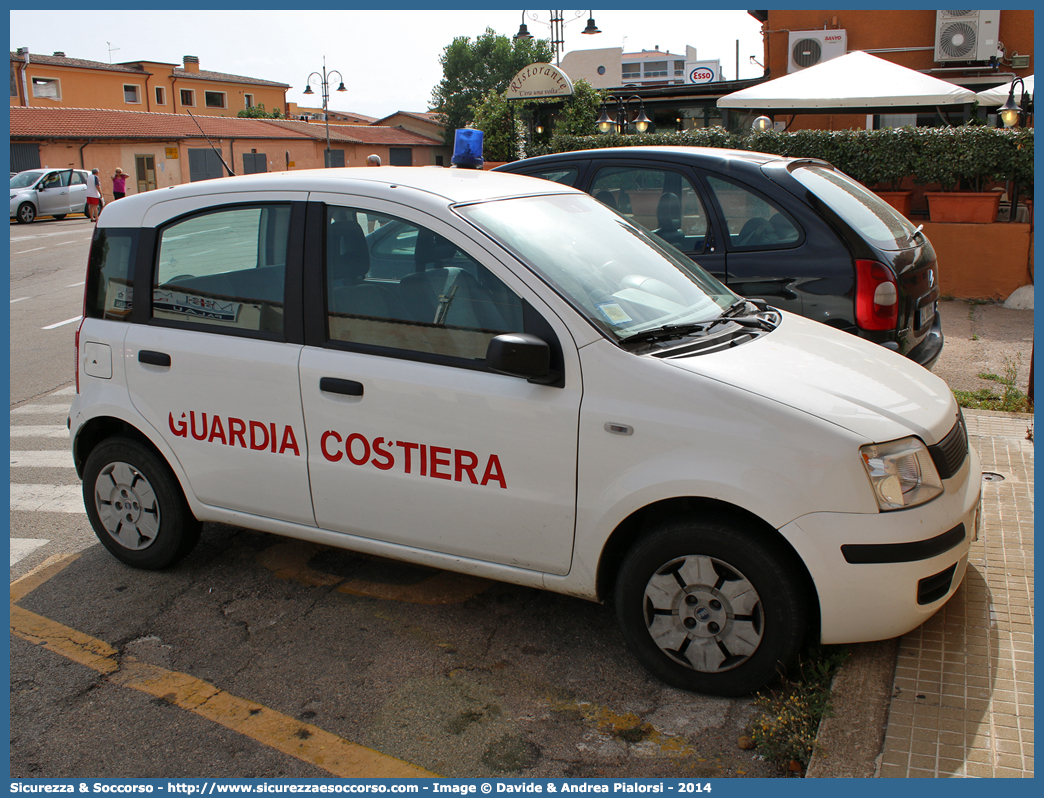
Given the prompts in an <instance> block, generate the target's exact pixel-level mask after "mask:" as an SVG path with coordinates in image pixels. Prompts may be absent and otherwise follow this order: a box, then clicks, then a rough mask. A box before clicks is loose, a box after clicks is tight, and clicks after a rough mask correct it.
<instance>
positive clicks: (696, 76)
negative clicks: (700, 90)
mask: <svg viewBox="0 0 1044 798" xmlns="http://www.w3.org/2000/svg"><path fill="white" fill-rule="evenodd" d="M713 81H714V70H713V69H707V67H696V69H694V70H692V72H690V73H689V82H690V83H712V82H713Z"/></svg>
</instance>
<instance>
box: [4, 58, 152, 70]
mask: <svg viewBox="0 0 1044 798" xmlns="http://www.w3.org/2000/svg"><path fill="white" fill-rule="evenodd" d="M11 61H12V62H17V63H19V64H21V63H23V62H24V61H25V59H24V57H23V56H21V55H19V54H18V53H11ZM29 64H30V65H32V64H47V65H48V66H64V67H74V68H78V69H104V70H105V71H106V72H134V73H135V74H138V75H142V74H145V75H148V74H150V73H148V72H145V70H144V69H142V67H141V65H138V64H105V63H102V62H101V61H88V60H86V59H84V58H66V57H65V56H61V55H40V54H38V53H29Z"/></svg>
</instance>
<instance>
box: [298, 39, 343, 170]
mask: <svg viewBox="0 0 1044 798" xmlns="http://www.w3.org/2000/svg"><path fill="white" fill-rule="evenodd" d="M334 75H337V78H338V80H340V82H341V85H340V86H338V87H337V91H348V89H346V88H345V87H344V78H343V77H341V73H340V72H338V71H337V70H336V69H331V70H330V71H329V72H327V71H326V56H325V55H324V56H323V72H322V74H319V73H318V72H313V73H312V74H311V75H309V76H308V80H307V81H306V83H307V84H308V85H307V86H305V90H304V91H303V92H302V94H315V92H314V91H312V78H318V79H319V81H320V82H319V83H317V84H315V85H317V86H321V87H322V92H323V121H325V122H326V155H325V157H324V159H323V161H324V166H325V167H326V168H329V167H330V112H329V110H328V109H327V105H328V103H329V101H330V78H332V77H333V76H334Z"/></svg>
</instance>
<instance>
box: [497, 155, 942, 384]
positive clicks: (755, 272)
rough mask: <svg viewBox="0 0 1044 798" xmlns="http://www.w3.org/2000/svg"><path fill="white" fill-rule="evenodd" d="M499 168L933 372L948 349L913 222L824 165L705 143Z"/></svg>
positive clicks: (754, 293) (927, 250)
mask: <svg viewBox="0 0 1044 798" xmlns="http://www.w3.org/2000/svg"><path fill="white" fill-rule="evenodd" d="M496 171H503V172H516V173H519V174H525V175H531V176H533V177H542V178H544V179H547V180H553V181H556V182H558V183H564V184H566V185H570V186H573V187H575V188H579V189H581V190H583V191H586V192H588V193H589V194H591V195H593V196H594V197H595V198H596V199H599V200H601V201H602V202H603V203H605V204H606V205H609V206H611V207H613V208H615V209H616V210H617V211H618V212H619V213H621V214H623V215H624V216H626V217H627V218H629V219H631V220H632V221H634V222H637V223H639V224H641V225H643V226H644V227H646V228H648V229H649V230H651V231H653V232H654V233H655V234H656V235H658V236H659V237H660V238H661V239H663V240H664V241H666V242H667V243H669V244H671V245H673V246H674V247H676V248H677V249H679V250H681V251H682V252H684V253H685V254H686V255H687V256H688V257H689V258H691V259H692V260H694V261H696V262H697V263H699V265H700V266H702V267H703V268H704V269H706V270H707V271H709V272H710V273H711V274H713V275H714V276H715V277H717V278H718V279H719V280H721V281H722V282H723V283H725V284H726V285H728V286H729V288H731V289H732V290H733V291H735V292H736V293H738V294H741V295H743V296H746V297H750V298H755V297H756V298H760V299H764V300H765V301H766V302H768V303H769V304H770V305H773V306H775V307H777V308H781V309H783V310H788V311H791V312H794V313H798V314H800V315H802V316H806V317H807V318H810V319H814V320H816V321H820V322H823V323H825V324H829V325H830V326H831V327H836V328H838V329H841V330H846V331H847V332H850V333H854V334H856V335H858V336H860V337H861V338H866V339H867V340H869V341H873V342H875V343H878V344H881V345H882V346H886V347H888V348H889V349H892V350H894V351H897V352H899V353H900V354H903V355H905V356H907V357H909V358H910V359H912V360H914V361H915V362H917V363H919V364H921V365H922V366H924V367H925V368H929V369H930V368H931V367H932V366H933V365H934V363H935V361H936V360H937V359H938V357H939V354H940V353H941V352H942V347H943V334H942V327H941V325H940V323H939V317H938V313H937V300H938V298H939V282H938V265H937V261H936V256H935V250H934V249H933V248H932V245H931V242H929V241H928V238H927V237H926V236H925V235H924V234H923V233H922V232H921V231H920V228H919V227H915V226H914V225H913V224H912V223H911V222H910V221H909V220H908V219H906V218H905V217H904V216H902V215H901V214H900V213H899V212H898V211H896V210H894V209H893V208H892V207H891V206H890V205H888V204H887V203H885V202H884V201H883V200H881V199H880V198H879V197H878V196H877V195H876V194H874V193H873V192H871V191H869V190H867V189H866V188H865V187H864V186H863V185H861V184H860V183H858V182H856V181H855V180H853V179H852V178H850V177H848V176H847V175H845V174H843V173H842V172H840V171H838V170H837V169H835V168H834V167H833V166H831V165H830V164H829V163H827V162H825V161H820V160H815V159H807V158H781V157H779V156H776V155H768V154H765V153H756V152H746V151H741V150H724V149H713V148H706V147H614V148H607V149H600V150H583V151H580V152H563V153H556V154H554V155H544V156H539V157H535V158H527V159H524V160H521V161H516V162H514V163H509V164H504V165H502V166H498V167H496Z"/></svg>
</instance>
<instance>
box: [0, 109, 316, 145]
mask: <svg viewBox="0 0 1044 798" xmlns="http://www.w3.org/2000/svg"><path fill="white" fill-rule="evenodd" d="M10 112H11V138H12V139H84V138H92V139H139V140H140V139H158V140H163V141H170V140H173V139H190V138H199V139H202V138H204V136H203V133H201V132H200V127H202V129H203V131H204V132H205V133H206V135H207V136H210V137H212V138H255V139H302V138H308V137H307V136H305V135H303V134H300V133H297V132H296V131H294V130H292V129H285V128H280V127H276V126H273V125H271V124H269V121H270V120H264V119H247V118H239V117H228V116H196V115H193V116H192V117H190V116H189V115H188V114H153V113H147V112H145V111H113V110H109V109H106V108H25V107H22V106H14V105H13V106H11V108H10ZM193 119H195V122H194V121H193ZM196 122H198V123H199V126H197V125H196Z"/></svg>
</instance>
